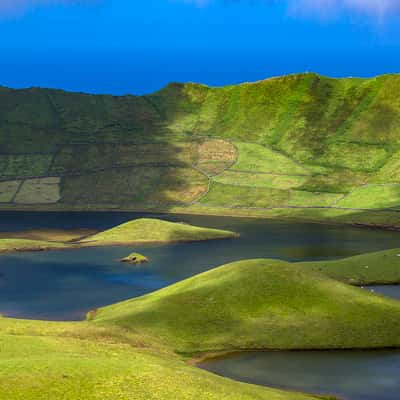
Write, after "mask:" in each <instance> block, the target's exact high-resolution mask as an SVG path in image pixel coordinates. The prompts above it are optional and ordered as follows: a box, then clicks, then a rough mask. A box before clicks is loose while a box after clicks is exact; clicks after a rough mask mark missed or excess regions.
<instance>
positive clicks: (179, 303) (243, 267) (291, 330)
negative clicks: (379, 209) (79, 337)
mask: <svg viewBox="0 0 400 400" xmlns="http://www.w3.org/2000/svg"><path fill="white" fill-rule="evenodd" d="M399 318H400V303H399V302H398V301H395V300H391V299H387V298H384V297H382V296H377V295H373V294H371V293H369V292H367V291H364V290H362V289H359V288H354V287H351V286H348V285H346V284H343V283H341V282H339V281H336V280H333V279H331V278H329V277H327V276H325V275H322V274H317V273H315V272H313V271H310V269H309V268H308V269H307V268H305V267H304V266H297V265H295V264H289V263H285V262H280V261H273V260H250V261H249V260H247V261H240V262H236V263H232V264H228V265H225V266H222V267H220V268H217V269H215V270H212V271H209V272H206V273H203V274H200V275H198V276H195V277H193V278H190V279H187V280H185V281H183V282H180V283H177V284H175V285H173V286H170V287H168V288H165V289H162V290H160V291H157V292H155V293H152V294H149V295H147V296H144V297H141V298H138V299H133V300H129V301H126V302H122V303H119V304H115V305H112V306H109V307H105V308H103V309H100V310H98V312H97V315H96V316H95V319H94V320H95V323H96V324H98V325H101V326H108V325H111V326H115V325H117V326H120V327H122V328H124V329H134V330H140V331H142V332H145V333H146V334H153V335H155V336H156V337H157V338H159V339H160V340H161V341H163V342H164V343H166V344H168V346H170V347H172V348H173V349H175V350H176V351H178V352H183V353H191V354H192V353H201V352H209V351H226V350H238V349H342V348H348V349H351V348H380V347H398V346H400V324H399V323H398V321H399Z"/></svg>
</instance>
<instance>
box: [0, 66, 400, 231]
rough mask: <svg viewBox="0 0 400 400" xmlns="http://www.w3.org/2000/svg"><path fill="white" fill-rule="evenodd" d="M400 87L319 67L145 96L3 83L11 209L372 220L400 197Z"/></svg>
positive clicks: (4, 165) (0, 188) (6, 200)
mask: <svg viewBox="0 0 400 400" xmlns="http://www.w3.org/2000/svg"><path fill="white" fill-rule="evenodd" d="M399 91H400V75H385V76H380V77H377V78H372V79H354V78H347V79H331V78H327V77H322V76H318V75H316V74H297V75H290V76H285V77H279V78H272V79H267V80H265V81H260V82H255V83H246V84H242V85H237V86H227V87H221V88H210V87H207V86H204V85H198V84H170V85H168V86H167V87H165V88H164V89H162V90H161V91H159V92H157V93H154V94H152V95H148V96H143V97H135V96H125V97H113V96H91V95H85V94H78V93H66V92H63V91H56V90H45V89H37V88H35V89H26V90H12V89H7V88H0V208H3V209H10V208H13V207H14V208H15V207H18V208H27V209H114V208H124V209H144V208H146V209H159V210H161V209H162V210H165V211H168V210H171V209H172V208H174V207H185V208H186V209H187V212H194V211H193V209H194V208H196V207H200V208H201V209H202V210H203V212H205V213H207V210H211V209H212V208H214V209H215V208H219V209H221V213H225V214H228V213H230V214H233V215H235V214H236V213H238V212H239V211H238V209H239V210H247V211H249V210H251V209H254V208H257V209H261V210H263V209H264V210H265V209H267V208H276V209H286V210H287V211H286V215H291V212H290V208H291V207H300V208H303V209H304V208H307V207H313V208H316V207H317V208H318V207H331V208H336V209H339V210H342V211H341V215H343V220H346V215H347V213H346V211H345V209H354V210H356V211H359V214H360V217H359V219H360V220H362V219H363V218H364V217H361V214H365V210H380V209H382V208H383V209H385V208H397V207H398V206H399V205H400V194H399V193H400V191H399V188H400V175H399V168H397V167H398V165H399V154H400V101H399V96H398V93H399ZM48 177H51V178H53V180H52V181H51V182H50V181H46V180H44V179H43V178H48ZM34 178H36V179H34ZM37 178H41V179H37ZM57 179H58V180H57ZM50 183H51V184H50ZM222 185H223V186H222ZM232 207H233V208H232ZM210 212H211V211H210ZM298 214H299V216H298V217H303V218H307V211H306V210H305V211H304V212H303V213H298ZM317 214H318V213H315V214H314V219H318V218H317ZM393 215H394V214H393ZM386 216H387V214H381V215H380V219H381V224H382V225H383V224H386V220H387V218H386ZM357 218H358V217H357ZM319 219H320V220H323V219H324V217H323V216H322V215H321V216H320V217H319ZM364 219H365V218H364ZM394 225H396V226H399V224H397V223H395V224H394Z"/></svg>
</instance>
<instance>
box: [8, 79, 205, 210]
mask: <svg viewBox="0 0 400 400" xmlns="http://www.w3.org/2000/svg"><path fill="white" fill-rule="evenodd" d="M168 88H169V89H168ZM160 93H161V94H159V95H158V97H157V96H155V97H154V98H153V99H152V100H150V98H149V96H145V97H136V96H121V97H114V96H95V95H87V94H82V93H67V92H64V91H59V90H47V89H38V88H34V89H26V90H12V89H7V88H3V89H2V90H1V91H0V115H2V121H3V122H2V124H1V126H0V153H1V154H0V166H1V168H0V174H1V175H0V180H7V181H8V180H10V181H11V180H16V179H27V178H39V177H46V176H54V177H61V178H62V179H61V184H60V197H61V199H60V201H59V202H58V204H57V205H55V204H52V208H53V209H54V208H60V209H72V208H75V209H76V208H80V209H87V210H95V209H110V210H111V209H112V210H116V209H146V208H159V209H163V210H165V211H167V210H168V208H169V207H171V206H175V205H182V204H190V203H191V202H193V201H194V200H195V199H197V198H198V197H200V196H201V195H202V194H203V193H204V192H205V191H206V190H207V188H208V179H207V177H206V176H205V175H204V174H202V173H200V172H199V171H198V170H196V169H195V168H193V165H194V164H195V162H196V157H197V153H196V151H197V149H196V145H195V143H193V142H184V141H183V138H184V137H185V135H184V134H179V133H177V134H172V133H171V131H170V130H169V129H168V127H167V125H168V120H170V118H169V115H175V114H177V113H178V114H179V112H178V109H179V107H178V102H179V101H180V100H182V99H181V94H180V93H181V87H175V86H174V85H171V86H169V87H167V88H166V89H165V90H163V91H161V92H160ZM158 98H160V99H159V100H160V101H157V99H158ZM161 103H165V105H164V106H163V107H161V106H162V105H161ZM183 108H185V107H183ZM171 118H172V119H173V118H175V117H171ZM182 129H183V127H182ZM177 132H179V129H177ZM28 166H29V168H28ZM28 170H29V171H28ZM37 185H38V187H37V188H36V189H37V191H38V192H46V190H49V188H48V187H46V186H45V185H44V184H41V183H38V184H37ZM32 196H34V194H32ZM9 197H10V199H12V198H13V197H15V196H9ZM37 197H38V198H39V197H40V196H37ZM28 200H32V204H31V207H33V208H34V206H35V198H34V197H32V198H31V199H28ZM11 201H12V200H11ZM38 204H39V203H38Z"/></svg>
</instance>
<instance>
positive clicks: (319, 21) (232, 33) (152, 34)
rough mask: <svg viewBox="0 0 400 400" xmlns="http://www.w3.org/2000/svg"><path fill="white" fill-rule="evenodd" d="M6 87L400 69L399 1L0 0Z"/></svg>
mask: <svg viewBox="0 0 400 400" xmlns="http://www.w3.org/2000/svg"><path fill="white" fill-rule="evenodd" d="M0 47H1V48H0V51H1V56H0V84H1V85H6V86H12V87H26V86H44V87H57V88H63V89H68V90H74V91H87V92H93V93H113V94H123V93H134V94H141V93H148V92H151V91H154V90H157V89H159V88H161V87H162V86H163V85H165V84H166V83H168V82H170V81H182V82H186V81H196V82H202V83H206V84H210V85H225V84H230V83H238V82H243V81H254V80H259V79H264V78H267V77H269V76H274V75H283V74H287V73H293V72H303V71H314V72H318V73H321V74H324V75H330V76H374V75H377V74H382V73H389V72H400V51H399V50H400V0H236V1H235V0H143V1H141V0H81V1H79V0H0Z"/></svg>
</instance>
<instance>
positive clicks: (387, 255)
mask: <svg viewBox="0 0 400 400" xmlns="http://www.w3.org/2000/svg"><path fill="white" fill-rule="evenodd" d="M297 265H301V266H304V267H306V268H310V269H311V270H314V271H316V272H322V273H324V274H325V275H328V276H330V277H332V278H334V279H339V280H341V281H344V282H346V283H349V284H352V285H358V286H361V285H385V284H400V249H392V250H385V251H379V252H376V253H368V254H362V255H359V256H355V257H349V258H345V259H343V260H335V261H328V262H326V261H325V262H324V261H317V262H306V263H298V264H297Z"/></svg>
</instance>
